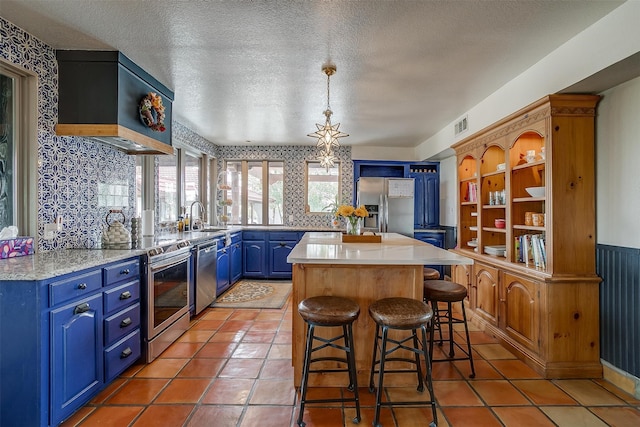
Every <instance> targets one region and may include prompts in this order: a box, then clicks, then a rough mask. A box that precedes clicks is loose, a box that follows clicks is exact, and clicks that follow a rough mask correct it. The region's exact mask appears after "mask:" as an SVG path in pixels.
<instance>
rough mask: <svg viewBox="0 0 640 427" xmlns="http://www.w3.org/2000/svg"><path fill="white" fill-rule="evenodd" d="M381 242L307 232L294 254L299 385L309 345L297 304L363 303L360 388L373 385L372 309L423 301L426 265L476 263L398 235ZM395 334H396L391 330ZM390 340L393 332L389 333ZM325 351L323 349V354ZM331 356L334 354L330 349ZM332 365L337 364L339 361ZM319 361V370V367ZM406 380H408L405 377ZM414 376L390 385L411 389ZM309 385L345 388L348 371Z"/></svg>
mask: <svg viewBox="0 0 640 427" xmlns="http://www.w3.org/2000/svg"><path fill="white" fill-rule="evenodd" d="M381 236H382V241H381V242H380V243H342V241H341V234H340V233H318V232H310V233H306V234H305V235H304V237H303V238H302V240H301V241H300V242H299V243H298V244H297V245H296V246H295V248H294V249H293V250H292V251H291V253H290V254H289V256H288V258H287V261H288V262H289V263H291V264H293V295H292V304H293V310H292V311H293V346H292V358H293V367H294V384H296V385H299V384H300V379H301V377H302V363H303V359H304V347H305V340H306V337H305V333H306V331H305V324H304V321H303V320H302V318H301V317H300V316H299V315H298V313H297V306H298V303H299V302H300V301H302V300H303V299H305V298H308V297H312V296H318V295H334V296H342V297H347V298H351V299H353V300H354V301H355V302H357V303H358V304H359V305H360V317H359V318H358V320H356V321H355V322H354V324H353V335H354V346H355V357H356V369H357V371H358V384H359V386H366V385H368V381H369V370H370V368H371V356H372V350H373V347H372V346H373V342H374V335H375V322H374V321H373V320H372V319H371V317H369V313H368V307H369V305H370V304H371V303H373V302H374V301H376V300H378V299H381V298H387V297H407V298H414V299H419V300H421V299H422V282H423V279H422V277H423V272H422V270H423V267H424V265H437V264H441V265H452V264H456V265H459V264H472V263H473V260H471V259H469V258H466V257H463V256H460V255H457V254H454V253H452V252H449V251H446V250H444V249H440V248H437V247H435V246H433V245H430V244H428V243H424V242H421V241H419V240H415V239H412V238H409V237H406V236H403V235H400V234H396V233H382V234H381ZM392 332H395V331H392ZM316 333H317V334H319V335H321V336H323V337H332V336H336V335H339V334H340V330H339V328H319V329H318V330H317V331H316ZM390 336H391V334H390ZM323 351H324V350H323ZM326 351H327V353H332V352H335V353H336V354H337V355H339V352H336V351H335V350H333V349H326ZM322 363H327V364H329V365H327V367H336V366H338V365H337V364H336V363H335V362H322ZM320 365H321V364H320V363H318V364H316V366H315V367H314V369H317V368H320ZM403 377H405V378H403ZM414 382H415V378H413V377H411V376H408V375H404V376H390V377H389V378H388V380H387V379H385V383H386V384H389V385H409V384H413V383H414ZM309 385H311V386H318V387H341V386H345V385H346V383H345V374H344V373H337V374H336V373H323V374H312V375H311V376H310V377H309Z"/></svg>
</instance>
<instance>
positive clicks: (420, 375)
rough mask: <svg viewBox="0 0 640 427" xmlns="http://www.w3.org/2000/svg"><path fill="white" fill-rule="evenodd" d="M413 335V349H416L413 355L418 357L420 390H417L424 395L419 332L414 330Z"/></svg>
mask: <svg viewBox="0 0 640 427" xmlns="http://www.w3.org/2000/svg"><path fill="white" fill-rule="evenodd" d="M411 333H412V334H413V348H414V349H415V351H414V352H413V354H414V355H415V357H416V373H417V374H418V388H417V389H416V390H418V391H419V392H420V393H422V392H423V391H424V380H423V379H422V366H420V353H419V352H418V349H419V348H420V347H419V346H418V332H417V331H416V329H412V330H411Z"/></svg>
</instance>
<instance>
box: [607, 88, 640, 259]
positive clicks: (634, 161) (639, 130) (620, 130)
mask: <svg viewBox="0 0 640 427" xmlns="http://www.w3.org/2000/svg"><path fill="white" fill-rule="evenodd" d="M601 95H602V96H603V98H602V100H601V101H600V103H599V104H598V116H597V120H596V194H597V200H596V218H597V223H596V224H597V242H598V243H600V244H606V245H614V246H624V247H631V248H640V173H639V168H638V165H639V164H640V163H639V160H640V77H639V78H636V79H633V80H631V81H628V82H626V83H623V84H621V85H619V86H616V87H614V88H612V89H609V90H607V91H605V92H603V93H602V94H601Z"/></svg>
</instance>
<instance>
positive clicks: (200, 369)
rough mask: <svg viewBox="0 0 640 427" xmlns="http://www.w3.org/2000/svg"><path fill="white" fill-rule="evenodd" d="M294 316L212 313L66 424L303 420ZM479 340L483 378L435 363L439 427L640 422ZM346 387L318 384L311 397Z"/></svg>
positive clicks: (405, 417)
mask: <svg viewBox="0 0 640 427" xmlns="http://www.w3.org/2000/svg"><path fill="white" fill-rule="evenodd" d="M365 313H366V311H365ZM291 316H292V307H291V303H290V301H289V302H288V303H287V304H286V305H285V307H284V308H282V309H280V310H255V309H207V311H205V312H203V313H202V314H200V315H199V316H198V317H197V318H195V319H193V320H192V322H191V328H190V330H189V331H188V332H187V333H185V334H184V335H183V336H182V337H181V338H180V339H179V340H178V341H177V342H176V343H174V344H173V345H172V346H171V347H170V348H169V349H167V350H166V351H165V352H164V353H163V354H162V355H161V357H160V358H158V359H157V360H155V361H154V362H153V363H151V364H149V365H146V366H145V365H136V366H134V367H132V368H131V369H129V370H128V371H126V372H125V373H124V374H123V375H121V376H120V377H119V378H118V379H116V380H115V381H114V382H113V383H112V384H110V385H109V386H108V387H107V388H106V389H104V390H103V391H102V392H101V393H100V394H99V395H98V396H96V397H95V398H94V399H93V400H92V401H91V402H90V403H89V404H87V405H85V406H84V407H83V408H81V409H80V410H78V411H77V412H76V413H75V414H74V415H73V416H72V417H71V418H70V419H69V420H67V421H66V422H65V423H64V424H63V426H64V427H70V426H82V427H90V426H114V427H120V426H135V427H140V426H153V427H163V426H166V427H173V426H213V427H257V426H259V427H289V426H295V425H296V424H295V419H296V417H297V414H298V413H297V407H296V403H297V394H296V389H295V387H294V385H293V379H292V378H293V369H292V367H291V318H292V317H291ZM455 333H456V334H459V333H460V331H459V329H457V328H456V332H455ZM471 336H472V337H471V339H472V345H473V348H474V357H475V365H476V378H475V379H473V380H471V379H469V378H468V375H469V363H468V362H467V361H457V362H453V363H452V362H440V363H434V365H433V378H434V389H435V395H436V399H437V401H438V417H439V418H438V420H439V423H438V425H439V426H464V427H473V426H481V427H489V426H517V427H526V426H536V427H540V426H560V427H590V426H608V425H609V426H618V427H626V426H629V427H631V426H634V427H637V426H640V401H639V400H636V399H634V398H633V396H630V395H628V394H626V393H624V392H622V391H620V390H618V389H617V388H615V387H613V386H612V385H611V384H608V383H606V382H605V381H604V380H545V379H542V378H540V376H539V375H537V374H536V373H535V372H534V371H533V370H531V369H530V368H529V367H527V366H526V365H525V364H524V363H522V362H521V361H519V360H518V359H517V358H515V356H513V355H512V354H511V353H510V352H509V351H508V350H506V349H505V348H503V347H502V346H501V345H500V344H498V343H497V342H496V340H495V339H493V338H492V337H490V336H488V335H486V334H484V333H483V332H481V331H477V330H474V331H473V332H472V333H471ZM456 339H458V341H459V342H463V340H462V337H461V336H456ZM436 350H437V347H436ZM436 355H437V353H436ZM386 392H387V394H386V398H391V399H393V398H394V396H396V397H400V398H403V399H407V400H409V399H411V397H410V396H411V395H415V394H416V392H415V388H412V387H411V388H407V389H404V388H388V389H387V390H386ZM342 393H348V391H346V390H345V389H339V388H328V389H326V388H315V389H310V391H309V398H310V399H312V398H318V397H319V396H324V397H332V396H333V397H335V396H339V395H340V394H342ZM360 399H361V412H362V420H361V421H360V425H362V426H370V425H371V421H372V419H373V406H374V401H375V399H374V395H373V394H371V393H369V391H368V390H367V388H366V387H363V388H361V390H360ZM354 416H355V409H354V408H353V406H352V404H351V403H348V404H346V405H345V406H344V407H343V406H342V405H341V404H340V403H329V404H326V405H324V407H319V406H318V405H308V406H307V408H305V416H304V420H305V422H306V425H307V427H320V426H324V427H341V426H352V425H354V424H352V422H351V420H352V419H353V417H354ZM430 421H431V412H430V409H429V408H424V407H417V408H414V407H395V408H392V409H391V408H383V409H382V411H381V422H382V424H383V426H384V427H414V426H426V425H428V423H429V422H430Z"/></svg>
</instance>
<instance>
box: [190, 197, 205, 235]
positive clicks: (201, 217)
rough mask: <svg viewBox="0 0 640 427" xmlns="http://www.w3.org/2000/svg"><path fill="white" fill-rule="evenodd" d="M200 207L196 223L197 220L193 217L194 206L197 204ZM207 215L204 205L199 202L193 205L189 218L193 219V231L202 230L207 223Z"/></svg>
mask: <svg viewBox="0 0 640 427" xmlns="http://www.w3.org/2000/svg"><path fill="white" fill-rule="evenodd" d="M196 203H197V204H198V205H200V208H199V210H200V212H199V213H198V220H197V222H196V219H195V218H194V217H193V205H195V204H196ZM206 215H207V210H206V209H205V207H204V205H203V204H202V203H200V201H199V200H196V201H195V202H193V203H191V207H190V208H189V217H190V218H191V230H198V229H200V228H202V226H203V224H204V223H206V218H205V217H206Z"/></svg>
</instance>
